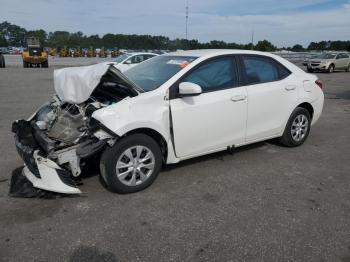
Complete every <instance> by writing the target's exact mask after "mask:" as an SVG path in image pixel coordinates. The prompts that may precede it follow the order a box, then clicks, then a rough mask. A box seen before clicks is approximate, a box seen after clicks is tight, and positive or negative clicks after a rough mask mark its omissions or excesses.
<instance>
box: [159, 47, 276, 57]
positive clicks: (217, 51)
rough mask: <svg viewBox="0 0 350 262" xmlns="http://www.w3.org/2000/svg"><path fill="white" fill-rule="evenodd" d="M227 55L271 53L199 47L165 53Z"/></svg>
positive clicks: (200, 55)
mask: <svg viewBox="0 0 350 262" xmlns="http://www.w3.org/2000/svg"><path fill="white" fill-rule="evenodd" d="M221 54H222V55H225V54H256V55H268V54H269V53H263V52H259V51H252V50H241V49H198V50H178V51H176V52H171V53H167V54H165V55H178V56H196V57H202V56H212V55H221Z"/></svg>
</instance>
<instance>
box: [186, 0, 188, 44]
mask: <svg viewBox="0 0 350 262" xmlns="http://www.w3.org/2000/svg"><path fill="white" fill-rule="evenodd" d="M187 38H188V0H186V40H188V39H187Z"/></svg>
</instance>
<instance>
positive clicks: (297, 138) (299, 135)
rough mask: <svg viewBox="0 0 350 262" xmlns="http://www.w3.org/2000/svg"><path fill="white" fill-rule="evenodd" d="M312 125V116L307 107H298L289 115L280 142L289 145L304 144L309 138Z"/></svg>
mask: <svg viewBox="0 0 350 262" xmlns="http://www.w3.org/2000/svg"><path fill="white" fill-rule="evenodd" d="M310 127H311V116H310V113H309V111H307V110H306V109H305V108H302V107H297V108H296V109H295V110H294V111H293V113H292V114H291V116H290V117H289V120H288V123H287V125H286V128H285V130H284V132H283V135H282V137H280V142H281V143H282V144H283V145H285V146H288V147H296V146H300V145H302V144H303V143H304V142H305V140H306V139H307V137H308V135H309V132H310Z"/></svg>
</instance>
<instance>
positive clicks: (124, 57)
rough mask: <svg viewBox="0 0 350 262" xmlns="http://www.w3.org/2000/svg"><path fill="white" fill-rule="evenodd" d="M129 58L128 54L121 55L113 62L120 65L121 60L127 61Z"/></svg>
mask: <svg viewBox="0 0 350 262" xmlns="http://www.w3.org/2000/svg"><path fill="white" fill-rule="evenodd" d="M129 56H131V55H130V54H122V55H120V56H118V57H117V58H116V59H115V60H114V62H117V63H120V62H122V61H123V60H125V59H127V58H128V57H129Z"/></svg>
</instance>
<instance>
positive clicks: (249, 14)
mask: <svg viewBox="0 0 350 262" xmlns="http://www.w3.org/2000/svg"><path fill="white" fill-rule="evenodd" d="M185 6H186V0H176V1H175V0H144V1H142V0H128V1H118V0H98V1H97V0H0V22H1V21H5V20H7V21H9V22H11V23H15V24H18V25H20V26H22V27H25V28H26V29H40V28H42V29H45V30H46V31H56V30H66V31H70V32H76V31H82V32H83V33H85V34H99V35H103V34H105V33H124V34H152V35H165V36H168V37H170V38H176V37H180V38H184V37H185ZM188 21H189V38H190V39H192V38H194V39H198V40H199V41H201V42H204V41H210V40H214V39H215V40H224V41H229V42H237V43H248V42H250V41H251V32H252V30H254V32H255V42H256V41H258V40H262V39H267V40H270V41H271V42H273V44H275V45H277V46H279V47H282V46H290V45H294V44H296V43H301V44H303V45H307V44H308V43H309V42H311V41H320V40H350V0H189V20H188Z"/></svg>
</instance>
